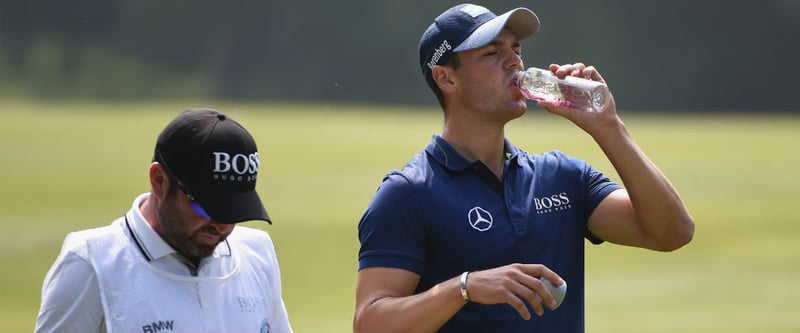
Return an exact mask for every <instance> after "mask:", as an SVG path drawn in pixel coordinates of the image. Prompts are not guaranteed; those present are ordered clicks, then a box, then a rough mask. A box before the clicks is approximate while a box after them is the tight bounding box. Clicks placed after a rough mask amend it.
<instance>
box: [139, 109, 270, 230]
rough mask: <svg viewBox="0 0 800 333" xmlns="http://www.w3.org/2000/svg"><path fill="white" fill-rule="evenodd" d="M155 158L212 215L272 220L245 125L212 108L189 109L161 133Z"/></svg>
mask: <svg viewBox="0 0 800 333" xmlns="http://www.w3.org/2000/svg"><path fill="white" fill-rule="evenodd" d="M153 161H154V162H159V163H161V164H162V165H163V166H164V167H165V168H166V169H167V171H168V172H169V173H170V174H172V177H173V178H174V179H175V180H176V183H178V184H177V185H178V186H179V187H180V188H181V190H183V192H185V193H186V195H187V196H188V197H189V198H190V199H192V201H194V202H196V203H198V204H199V205H200V206H201V207H202V210H204V211H205V213H206V214H207V215H208V216H209V217H210V218H211V219H213V220H214V221H217V222H220V223H225V224H233V223H238V222H243V221H250V220H263V221H267V222H269V223H272V221H271V220H270V218H269V215H267V211H266V210H265V209H264V205H263V204H262V202H261V199H260V198H259V196H258V193H256V189H255V188H256V178H257V176H258V168H259V166H260V161H259V155H258V149H257V148H256V142H255V140H253V137H252V136H251V135H250V133H249V132H247V130H246V129H245V128H244V127H243V126H242V125H240V124H239V123H238V122H236V121H234V120H233V119H232V118H230V117H228V116H226V115H225V114H223V113H221V112H219V111H216V110H213V109H189V110H186V111H184V112H182V113H181V114H180V115H178V116H177V117H176V118H175V119H173V120H172V122H170V123H169V124H168V125H167V127H166V128H164V130H163V131H162V132H161V134H160V135H159V136H158V141H157V142H156V147H155V153H154V155H153Z"/></svg>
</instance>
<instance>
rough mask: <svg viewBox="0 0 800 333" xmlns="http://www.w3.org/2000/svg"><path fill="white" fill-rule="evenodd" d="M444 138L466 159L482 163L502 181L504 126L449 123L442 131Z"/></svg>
mask: <svg viewBox="0 0 800 333" xmlns="http://www.w3.org/2000/svg"><path fill="white" fill-rule="evenodd" d="M442 138H443V139H445V141H447V142H448V143H449V144H450V145H452V146H453V147H454V148H455V149H456V151H458V153H459V154H461V155H462V156H464V157H465V158H467V159H469V160H472V161H481V162H482V163H483V164H485V165H486V167H488V168H489V170H491V171H492V173H494V174H495V176H497V179H499V180H501V181H502V179H503V165H504V162H505V131H504V128H503V126H497V125H491V124H480V123H478V122H468V121H467V122H453V121H447V122H446V123H445V126H444V129H443V130H442Z"/></svg>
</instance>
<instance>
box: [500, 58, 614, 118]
mask: <svg viewBox="0 0 800 333" xmlns="http://www.w3.org/2000/svg"><path fill="white" fill-rule="evenodd" d="M516 85H517V87H518V88H519V90H520V92H522V95H524V96H525V98H527V99H532V100H537V101H548V102H555V103H558V104H559V105H561V106H566V107H569V108H573V109H578V110H583V111H587V112H600V111H602V110H604V109H605V108H606V107H607V106H608V103H610V102H611V94H610V92H609V91H608V87H607V86H606V85H605V84H603V83H602V82H598V81H592V80H587V79H583V78H579V77H575V76H567V77H566V78H564V79H563V80H562V79H559V78H558V77H557V76H555V75H553V73H552V72H551V71H549V70H545V69H540V68H535V67H531V68H528V69H527V70H525V71H524V72H517V74H516Z"/></svg>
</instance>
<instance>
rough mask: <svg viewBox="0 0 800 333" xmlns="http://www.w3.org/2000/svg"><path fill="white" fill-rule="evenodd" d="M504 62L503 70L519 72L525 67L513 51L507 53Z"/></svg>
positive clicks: (519, 56)
mask: <svg viewBox="0 0 800 333" xmlns="http://www.w3.org/2000/svg"><path fill="white" fill-rule="evenodd" d="M507 54H508V55H507V56H506V60H505V68H507V69H514V70H518V71H521V70H523V69H524V68H525V67H524V66H523V65H522V56H521V55H519V54H517V53H516V52H514V51H513V50H509V51H508V52H507Z"/></svg>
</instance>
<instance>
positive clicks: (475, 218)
mask: <svg viewBox="0 0 800 333" xmlns="http://www.w3.org/2000/svg"><path fill="white" fill-rule="evenodd" d="M467 218H468V219H469V225H471V226H472V227H473V228H475V230H478V231H486V230H489V228H491V227H492V214H490V213H489V212H487V211H486V210H485V209H483V208H480V207H474V208H472V209H470V210H469V213H467Z"/></svg>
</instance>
